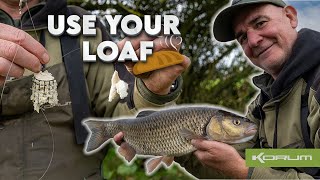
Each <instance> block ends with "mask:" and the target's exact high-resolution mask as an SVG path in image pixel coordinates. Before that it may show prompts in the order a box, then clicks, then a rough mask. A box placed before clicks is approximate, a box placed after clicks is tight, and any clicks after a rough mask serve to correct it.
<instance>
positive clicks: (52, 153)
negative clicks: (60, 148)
mask: <svg viewBox="0 0 320 180" xmlns="http://www.w3.org/2000/svg"><path fill="white" fill-rule="evenodd" d="M41 112H42V114H43V116H44V117H45V119H46V121H47V123H48V126H49V129H50V134H51V140H52V152H51V158H50V161H49V164H48V167H47V169H46V170H45V171H44V173H43V174H42V176H41V177H40V178H39V180H40V179H42V178H43V177H44V176H45V175H46V173H47V172H48V170H49V168H50V166H51V163H52V160H53V155H54V149H55V147H54V138H53V131H52V129H51V126H50V123H49V120H48V118H47V116H46V114H45V113H44V111H43V109H42V108H41Z"/></svg>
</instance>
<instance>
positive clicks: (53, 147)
mask: <svg viewBox="0 0 320 180" xmlns="http://www.w3.org/2000/svg"><path fill="white" fill-rule="evenodd" d="M25 3H26V7H27V11H28V14H29V17H30V20H31V23H32V27H33V30H34V32H35V35H36V38H37V40H38V41H39V37H38V34H37V30H36V28H35V26H34V23H33V19H32V16H31V12H30V9H29V6H28V2H27V1H25ZM20 22H21V24H22V21H21V17H20ZM21 29H22V25H21ZM40 109H41V112H42V114H43V116H44V118H45V120H46V122H47V123H48V127H49V130H50V135H51V140H52V152H51V158H50V161H49V164H48V166H47V168H46V170H45V171H44V173H43V174H42V176H41V177H40V178H39V180H40V179H42V178H43V177H44V176H45V175H46V174H47V172H48V170H49V168H50V166H51V163H52V160H53V156H54V149H55V146H54V145H55V144H54V136H53V131H52V128H51V125H50V123H49V120H48V118H47V116H46V114H45V113H44V111H43V109H42V108H40Z"/></svg>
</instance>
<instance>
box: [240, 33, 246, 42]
mask: <svg viewBox="0 0 320 180" xmlns="http://www.w3.org/2000/svg"><path fill="white" fill-rule="evenodd" d="M246 40H247V35H246V34H243V35H242V36H240V38H239V42H240V44H243V43H244V42H245V41H246Z"/></svg>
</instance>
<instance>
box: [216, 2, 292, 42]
mask: <svg viewBox="0 0 320 180" xmlns="http://www.w3.org/2000/svg"><path fill="white" fill-rule="evenodd" d="M259 3H270V4H274V5H276V6H280V7H285V6H286V3H285V2H283V1H282V0H233V1H232V4H231V6H230V7H227V8H226V9H224V10H222V11H221V12H220V13H219V14H218V15H217V17H216V19H215V20H214V24H213V34H214V37H215V38H216V40H218V41H221V42H227V41H231V40H234V39H235V36H234V32H233V27H232V21H233V16H234V14H235V13H236V12H238V11H239V10H241V8H243V7H245V6H248V5H251V4H259Z"/></svg>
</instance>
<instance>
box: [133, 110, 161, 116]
mask: <svg viewBox="0 0 320 180" xmlns="http://www.w3.org/2000/svg"><path fill="white" fill-rule="evenodd" d="M154 112H157V111H152V110H148V111H141V112H139V114H138V115H137V117H146V116H149V115H150V114H152V113H154Z"/></svg>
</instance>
